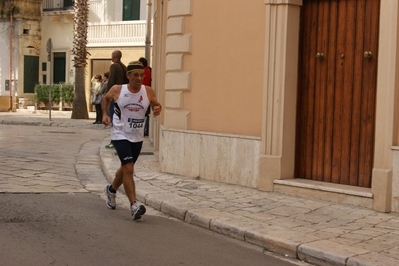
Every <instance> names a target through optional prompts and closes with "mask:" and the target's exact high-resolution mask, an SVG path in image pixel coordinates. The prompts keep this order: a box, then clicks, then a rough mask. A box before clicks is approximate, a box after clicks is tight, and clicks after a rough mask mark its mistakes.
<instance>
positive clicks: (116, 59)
mask: <svg viewBox="0 0 399 266" xmlns="http://www.w3.org/2000/svg"><path fill="white" fill-rule="evenodd" d="M121 58H122V52H121V51H120V50H115V51H113V52H112V54H111V60H112V64H111V66H110V68H109V78H108V85H107V91H106V92H108V91H109V90H110V89H111V88H112V86H114V85H115V84H118V85H122V84H127V83H129V80H128V79H127V77H126V65H125V64H123V63H122V62H121ZM108 112H109V116H110V117H111V124H110V126H112V119H113V114H114V102H113V101H111V103H110V106H109V110H108ZM113 147H114V145H113V144H112V142H110V143H109V144H107V145H105V148H109V149H112V148H113Z"/></svg>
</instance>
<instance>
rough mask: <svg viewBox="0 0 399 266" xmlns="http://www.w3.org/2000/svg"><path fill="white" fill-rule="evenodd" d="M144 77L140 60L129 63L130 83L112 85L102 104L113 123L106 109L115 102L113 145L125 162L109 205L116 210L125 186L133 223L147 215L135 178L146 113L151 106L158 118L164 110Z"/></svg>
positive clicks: (105, 117)
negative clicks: (139, 197)
mask: <svg viewBox="0 0 399 266" xmlns="http://www.w3.org/2000/svg"><path fill="white" fill-rule="evenodd" d="M144 76H145V74H144V66H143V64H142V63H141V62H140V61H134V62H131V63H129V65H128V67H127V78H128V80H129V83H128V84H124V85H114V86H112V88H111V89H110V90H109V91H108V93H107V94H106V95H105V96H104V98H103V101H102V109H103V123H104V124H105V125H108V124H110V123H111V119H110V117H109V115H108V113H107V112H106V110H107V109H108V107H109V105H110V102H111V101H112V100H113V101H114V103H115V113H114V115H113V116H114V117H113V120H112V121H113V122H112V123H113V126H112V129H111V142H112V144H113V145H114V147H115V150H116V152H117V154H118V157H119V160H120V161H121V166H120V167H119V169H118V170H117V171H116V173H115V178H114V180H113V182H112V184H111V185H107V186H105V189H104V192H105V195H106V197H107V199H106V204H107V207H108V208H110V209H115V208H116V191H117V190H118V188H119V187H120V186H121V185H123V188H124V189H125V192H126V195H127V197H128V199H129V201H130V210H131V215H132V218H133V220H137V219H140V218H141V216H142V215H143V214H144V213H145V212H146V209H145V207H144V205H138V204H137V203H136V188H135V183H134V179H133V174H134V164H135V163H136V161H137V158H138V157H139V155H140V151H141V147H142V145H143V140H144V122H145V113H146V110H147V108H148V107H149V106H151V108H152V112H153V114H154V116H158V115H159V114H160V113H161V110H162V106H161V104H160V103H159V102H158V100H157V98H156V96H155V92H154V90H153V89H152V88H151V87H149V86H144V85H143V84H142V82H143V78H144Z"/></svg>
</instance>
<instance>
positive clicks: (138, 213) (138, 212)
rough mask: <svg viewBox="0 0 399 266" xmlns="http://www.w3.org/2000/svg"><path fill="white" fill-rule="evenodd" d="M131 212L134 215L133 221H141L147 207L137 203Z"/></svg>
mask: <svg viewBox="0 0 399 266" xmlns="http://www.w3.org/2000/svg"><path fill="white" fill-rule="evenodd" d="M130 211H131V213H132V218H133V220H138V219H140V218H141V216H142V215H143V214H144V213H145V211H146V210H145V207H144V205H140V206H139V205H137V203H136V202H135V203H133V204H132V205H131V206H130Z"/></svg>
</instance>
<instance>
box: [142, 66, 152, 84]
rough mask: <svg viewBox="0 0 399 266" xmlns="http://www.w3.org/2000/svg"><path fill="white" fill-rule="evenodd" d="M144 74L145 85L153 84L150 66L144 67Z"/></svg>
mask: <svg viewBox="0 0 399 266" xmlns="http://www.w3.org/2000/svg"><path fill="white" fill-rule="evenodd" d="M144 74H145V77H144V78H143V85H146V86H151V69H150V68H149V67H144Z"/></svg>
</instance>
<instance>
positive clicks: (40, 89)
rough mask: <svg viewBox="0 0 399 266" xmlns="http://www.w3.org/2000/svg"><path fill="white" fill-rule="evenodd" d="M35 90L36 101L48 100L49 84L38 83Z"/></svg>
mask: <svg viewBox="0 0 399 266" xmlns="http://www.w3.org/2000/svg"><path fill="white" fill-rule="evenodd" d="M34 90H35V101H36V103H40V102H44V103H46V102H48V96H49V95H48V90H49V85H46V84H37V85H36V86H35V88H34Z"/></svg>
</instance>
